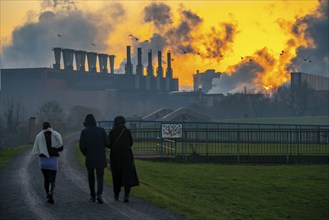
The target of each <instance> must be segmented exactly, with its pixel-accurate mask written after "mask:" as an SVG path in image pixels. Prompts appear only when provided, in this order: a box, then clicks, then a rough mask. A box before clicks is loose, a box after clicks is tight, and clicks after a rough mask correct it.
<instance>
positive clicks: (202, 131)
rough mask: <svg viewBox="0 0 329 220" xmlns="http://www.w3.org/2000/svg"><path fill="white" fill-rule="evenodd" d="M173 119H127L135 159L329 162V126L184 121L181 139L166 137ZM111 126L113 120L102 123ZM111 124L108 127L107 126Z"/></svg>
mask: <svg viewBox="0 0 329 220" xmlns="http://www.w3.org/2000/svg"><path fill="white" fill-rule="evenodd" d="M168 123H171V122H142V121H129V122H127V127H128V128H129V129H130V130H131V132H132V135H133V138H134V147H133V150H134V155H135V157H137V158H156V159H175V160H184V161H205V162H229V163H328V161H329V126H316V125H315V126H310V125H276V124H266V125H264V124H236V123H235V124H222V123H186V122H185V123H184V122H175V123H176V124H177V123H178V124H181V125H182V131H181V135H180V137H179V138H168V137H163V134H162V130H161V125H162V124H168ZM99 124H100V125H101V126H103V127H105V128H106V129H110V128H111V126H112V125H113V122H100V123H99ZM104 125H108V126H104Z"/></svg>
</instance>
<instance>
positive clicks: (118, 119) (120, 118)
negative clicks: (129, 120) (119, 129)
mask: <svg viewBox="0 0 329 220" xmlns="http://www.w3.org/2000/svg"><path fill="white" fill-rule="evenodd" d="M125 123H126V119H125V118H124V117H123V116H117V117H115V118H114V127H116V126H120V125H125Z"/></svg>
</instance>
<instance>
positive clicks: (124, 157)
mask: <svg viewBox="0 0 329 220" xmlns="http://www.w3.org/2000/svg"><path fill="white" fill-rule="evenodd" d="M120 134H121V136H120ZM119 136H120V137H119ZM118 137H119V138H118ZM109 139H110V148H111V153H110V164H111V172H112V175H119V176H122V177H123V179H122V185H123V186H136V185H139V181H138V177H137V173H136V167H135V163H134V156H133V153H132V150H131V147H132V146H133V138H132V135H131V132H130V130H129V129H127V128H126V127H125V126H118V127H115V128H113V129H112V130H111V131H110V133H109Z"/></svg>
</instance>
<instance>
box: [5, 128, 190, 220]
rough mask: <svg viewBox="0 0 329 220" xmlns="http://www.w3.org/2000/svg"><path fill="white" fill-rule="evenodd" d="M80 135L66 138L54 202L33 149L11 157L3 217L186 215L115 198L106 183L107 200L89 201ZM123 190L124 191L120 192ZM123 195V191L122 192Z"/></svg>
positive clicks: (140, 201) (62, 217) (7, 167)
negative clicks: (78, 145)
mask: <svg viewBox="0 0 329 220" xmlns="http://www.w3.org/2000/svg"><path fill="white" fill-rule="evenodd" d="M77 139H78V135H77V134H75V135H71V136H69V137H66V138H65V139H64V147H65V148H64V151H63V152H62V153H61V156H60V161H59V164H60V166H59V170H58V172H57V176H56V178H57V179H56V189H55V194H54V195H55V196H54V198H55V205H50V204H48V203H46V195H45V192H44V188H43V176H42V173H41V171H40V169H39V166H38V157H37V156H36V155H32V153H31V149H28V150H26V151H24V152H23V153H21V154H19V155H18V156H16V157H15V158H14V159H13V160H11V161H10V162H9V163H8V164H7V165H6V166H5V167H4V168H3V169H2V170H1V173H0V219H1V220H6V219H8V220H9V219H10V220H14V219H19V220H23V219H47V220H53V219H65V220H66V219H79V220H80V219H81V220H82V219H88V220H89V219H93V220H94V219H109V220H111V219H118V220H119V219H143V220H144V219H145V220H147V219H157V220H158V219H166V220H169V219H186V218H184V217H181V216H178V215H176V214H173V213H170V212H169V211H167V210H165V209H162V208H159V207H157V206H154V205H152V204H150V203H148V202H146V201H142V200H139V199H136V198H133V197H132V198H131V199H130V201H129V203H123V202H122V198H120V200H119V202H116V201H114V199H113V193H112V189H111V188H109V187H106V186H105V187H104V192H103V197H104V200H105V204H98V203H90V202H89V201H88V200H89V189H88V181H87V173H86V169H85V168H84V167H82V166H81V165H80V164H78V162H77V160H76V158H75V153H74V150H75V143H76V141H77ZM121 194H123V193H121ZM120 196H121V195H120Z"/></svg>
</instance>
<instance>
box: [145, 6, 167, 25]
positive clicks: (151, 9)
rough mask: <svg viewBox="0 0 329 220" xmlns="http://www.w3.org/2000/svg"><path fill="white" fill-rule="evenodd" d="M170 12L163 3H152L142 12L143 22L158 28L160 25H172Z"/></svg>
mask: <svg viewBox="0 0 329 220" xmlns="http://www.w3.org/2000/svg"><path fill="white" fill-rule="evenodd" d="M170 10H171V9H170V7H169V6H168V5H166V4H164V3H152V4H150V5H149V6H146V7H145V8H144V10H143V14H144V21H145V22H153V24H154V25H155V26H156V27H158V28H160V27H159V26H162V25H167V24H172V23H173V21H172V19H171V12H170Z"/></svg>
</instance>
